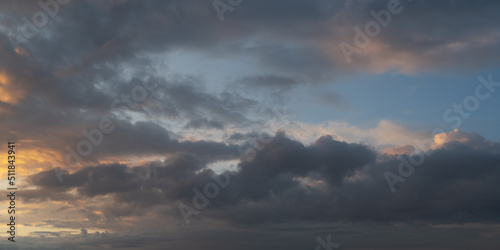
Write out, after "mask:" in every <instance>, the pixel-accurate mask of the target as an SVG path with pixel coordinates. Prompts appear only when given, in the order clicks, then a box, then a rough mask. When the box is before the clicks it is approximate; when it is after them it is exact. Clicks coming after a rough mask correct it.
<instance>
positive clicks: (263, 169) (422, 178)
mask: <svg viewBox="0 0 500 250" xmlns="http://www.w3.org/2000/svg"><path fill="white" fill-rule="evenodd" d="M405 157H406V156H405ZM375 158H376V153H375V152H374V151H372V150H371V149H369V148H367V147H366V146H363V145H359V144H349V143H345V142H339V141H335V140H333V139H332V138H331V137H329V136H324V137H321V138H319V139H318V140H317V141H316V142H315V143H313V144H312V145H310V146H305V145H303V144H301V143H300V142H297V141H293V140H291V139H289V138H287V137H286V136H284V135H283V134H277V135H276V136H275V137H274V139H273V140H272V142H271V143H270V144H269V145H267V146H266V148H265V149H264V150H262V151H260V152H259V153H258V154H257V157H256V158H255V159H254V160H253V161H251V162H241V163H240V164H239V167H240V170H239V172H238V173H237V174H236V175H230V177H229V178H230V183H229V185H228V186H227V187H225V188H224V189H221V191H220V194H219V195H218V196H217V197H216V198H214V199H213V200H211V201H210V206H208V207H207V209H205V210H204V211H203V216H206V217H208V218H210V217H212V218H218V219H222V220H229V221H233V222H238V223H244V224H253V223H267V222H287V221H288V222H290V221H401V222H410V221H429V222H432V223H449V222H457V221H459V222H490V221H492V222H493V221H497V220H498V219H500V216H499V214H498V211H499V210H498V209H499V208H500V200H499V199H498V197H500V193H499V192H500V191H499V190H500V188H499V186H498V185H499V184H498V183H499V180H500V151H498V150H492V149H485V148H473V147H471V146H469V145H467V144H463V143H460V142H457V141H451V142H449V143H447V144H445V145H444V146H443V147H442V148H440V149H438V150H436V151H435V152H434V153H433V154H432V155H431V156H430V157H428V158H426V160H425V162H424V164H422V165H421V166H419V167H418V169H416V171H415V173H414V174H413V175H412V176H411V177H409V178H408V179H407V181H406V182H404V183H400V184H398V186H397V192H394V193H392V192H391V191H390V189H389V187H388V185H387V182H386V180H385V178H384V172H385V171H386V170H391V171H397V167H398V165H399V164H400V161H399V160H398V159H397V158H395V157H393V156H382V157H379V159H381V160H377V161H376V160H375ZM205 167H206V166H205V164H204V163H203V161H200V160H199V159H198V158H197V157H196V156H194V155H191V154H179V155H178V157H177V158H175V159H174V160H170V161H169V162H164V163H151V164H150V165H147V166H141V167H133V168H130V167H126V166H123V165H108V166H97V167H87V168H84V169H82V170H79V171H77V172H75V173H72V174H69V173H66V174H63V179H64V180H68V181H63V182H62V183H60V182H58V181H57V178H56V176H55V175H54V174H53V173H52V172H51V171H47V172H41V173H39V174H36V175H33V176H32V177H31V181H32V184H33V185H35V186H38V187H39V188H40V189H42V190H44V189H48V188H50V189H51V190H62V191H61V192H64V190H69V189H71V188H76V189H77V190H78V193H79V194H80V195H83V196H95V195H103V194H113V195H114V197H115V200H114V202H116V203H118V204H131V205H130V206H126V207H128V209H126V210H124V211H122V212H120V214H124V213H125V214H127V213H128V214H136V211H137V209H139V208H140V207H141V206H145V207H150V206H156V205H160V204H163V205H172V204H173V203H174V202H178V201H180V202H183V203H184V204H191V202H192V198H193V196H194V193H193V191H192V189H193V188H198V189H199V190H203V187H204V185H205V184H206V183H209V182H213V181H214V179H213V178H214V177H213V175H214V173H213V172H212V171H211V170H209V169H205ZM216 176H217V178H219V179H220V180H226V178H228V176H229V175H227V172H226V173H222V174H219V175H216ZM464 190H467V191H464ZM42 196H43V195H42ZM148 197H149V198H148ZM162 197H163V198H162ZM41 198H42V197H38V199H41ZM132 204H133V205H132ZM106 211H108V212H109V213H110V214H108V216H114V213H113V212H112V210H106ZM125 211H127V212H125ZM175 212H176V209H171V210H170V211H169V214H170V215H172V213H173V215H174V216H175ZM177 212H178V211H177ZM179 216H180V215H179ZM193 219H195V218H193Z"/></svg>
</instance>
